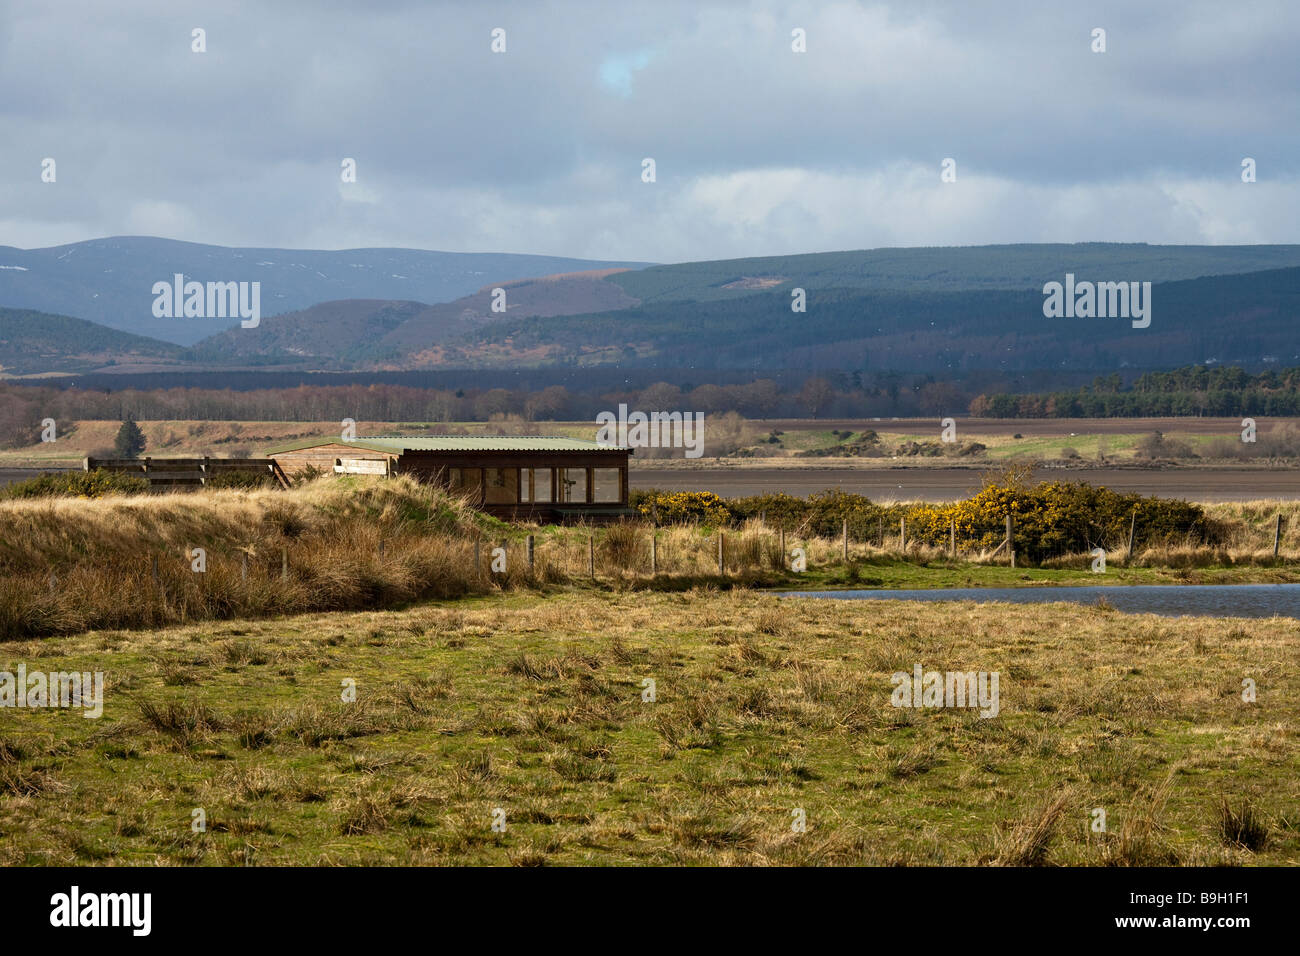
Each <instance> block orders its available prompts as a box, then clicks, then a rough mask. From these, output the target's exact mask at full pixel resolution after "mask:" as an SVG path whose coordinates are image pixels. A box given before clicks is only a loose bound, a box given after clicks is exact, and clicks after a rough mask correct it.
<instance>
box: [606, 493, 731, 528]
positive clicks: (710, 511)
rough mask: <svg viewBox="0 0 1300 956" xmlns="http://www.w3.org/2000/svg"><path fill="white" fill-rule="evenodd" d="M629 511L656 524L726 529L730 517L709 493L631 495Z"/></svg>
mask: <svg viewBox="0 0 1300 956" xmlns="http://www.w3.org/2000/svg"><path fill="white" fill-rule="evenodd" d="M630 505H631V507H633V508H635V509H636V510H637V511H638V512H639V513H640V514H641V515H642V516H644V517H646V518H649V519H651V520H652V521H654V522H655V523H657V524H706V525H715V526H716V525H728V524H731V523H732V521H733V518H734V516H733V514H732V512H731V510H730V509H729V508H728V507H727V503H726V502H725V501H724V500H723V499H722V498H720V497H718V496H717V495H715V494H714V493H713V492H711V491H648V492H641V493H639V494H638V493H634V494H633V495H632V496H631V498H630Z"/></svg>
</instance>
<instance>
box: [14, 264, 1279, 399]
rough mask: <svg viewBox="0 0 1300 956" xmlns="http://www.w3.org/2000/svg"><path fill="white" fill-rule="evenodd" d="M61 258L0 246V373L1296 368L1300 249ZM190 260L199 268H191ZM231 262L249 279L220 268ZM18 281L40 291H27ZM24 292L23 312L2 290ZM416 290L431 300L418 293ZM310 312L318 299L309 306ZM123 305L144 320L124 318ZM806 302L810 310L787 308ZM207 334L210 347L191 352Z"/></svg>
mask: <svg viewBox="0 0 1300 956" xmlns="http://www.w3.org/2000/svg"><path fill="white" fill-rule="evenodd" d="M61 248H62V249H63V250H64V253H63V254H62V255H61V256H53V257H51V256H50V255H48V254H50V253H53V252H54V250H33V251H31V252H26V253H22V255H25V256H29V257H32V256H35V257H36V259H31V258H29V259H27V260H24V261H28V262H33V261H38V260H39V261H40V262H41V263H42V265H41V269H43V270H44V271H42V272H40V273H38V274H29V273H27V272H24V273H21V274H18V273H19V270H18V269H17V268H7V267H11V266H14V265H15V263H13V262H11V259H13V258H14V256H13V255H12V253H14V252H16V250H9V249H5V248H0V307H7V308H0V366H3V369H2V371H3V372H4V373H5V374H22V375H32V374H43V373H61V372H76V371H81V372H86V371H92V370H96V369H103V368H111V369H114V370H118V371H153V370H167V369H183V368H190V369H235V368H239V369H266V370H270V369H275V370H305V369H320V370H335V371H345V370H346V371H358V370H360V371H398V370H417V369H441V368H496V369H500V368H511V367H513V368H521V367H537V366H548V365H553V366H617V367H629V368H630V367H649V366H656V367H680V368H687V367H689V368H702V369H703V368H714V369H722V368H726V369H753V370H756V371H758V370H763V369H790V368H808V369H816V368H845V369H848V368H851V369H858V370H866V369H873V370H896V371H917V372H925V373H932V374H946V373H953V372H964V371H971V370H1001V371H1014V370H1043V369H1053V368H1055V369H1064V370H1081V369H1084V370H1105V369H1122V368H1132V369H1149V368H1167V367H1172V366H1177V365H1186V364H1194V363H1205V362H1209V363H1214V362H1222V363H1238V364H1243V365H1253V366H1259V365H1261V364H1268V363H1270V362H1275V361H1276V362H1282V363H1283V364H1288V363H1290V364H1294V363H1295V360H1296V359H1297V358H1300V337H1297V336H1296V334H1295V328H1296V321H1297V319H1298V318H1300V246H1150V245H1145V244H1117V243H1085V244H1075V245H1056V244H1020V245H1003V246H972V247H955V248H909V249H876V250H863V251H856V252H832V253H813V254H807V255H794V256H784V257H766V258H753V259H733V260H718V261H710V262H694V263H681V264H676V265H655V266H644V265H643V264H639V263H617V264H615V263H592V262H587V261H582V260H570V259H552V258H548V257H534V256H491V255H485V256H477V257H476V256H472V255H468V256H466V255H458V254H451V253H433V252H416V251H412V250H374V249H371V250H352V251H347V252H299V251H287V250H273V249H262V250H250V249H242V250H239V249H222V248H221V247H213V246H196V245H193V244H189V243H171V242H170V241H168V240H157V239H120V240H97V241H96V242H94V243H79V244H77V245H76V246H71V247H61ZM78 256H80V259H78V258H77V257H78ZM203 257H207V258H208V259H209V260H210V261H209V266H208V271H203V270H201V269H200V268H198V266H197V265H196V263H197V262H199V260H200V259H201V258H203ZM56 263H58V265H56ZM231 263H238V264H240V267H241V268H244V269H245V270H246V271H245V272H244V273H241V272H239V271H238V270H233V271H232V270H230V269H226V271H223V269H225V267H228V266H230V265H231ZM380 263H384V265H380ZM106 264H110V266H109V268H108V269H107V271H101V272H98V273H97V272H96V270H97V269H99V268H100V267H102V266H105V265H106ZM318 266H319V267H320V268H319V269H317V268H316V267H318ZM23 268H24V269H28V268H30V269H36V266H32V267H23ZM249 268H251V269H253V270H254V271H247V270H248V269H249ZM388 269H391V270H392V272H390V273H388V274H387V275H384V274H381V273H384V271H385V270H388ZM511 269H513V270H515V271H514V274H511V273H510V272H509V270H511ZM256 270H266V271H265V272H258V271H256ZM309 270H310V271H312V272H313V274H314V276H315V278H312V277H310V276H307V275H305V274H304V273H306V272H307V271H309ZM403 270H404V271H403ZM175 272H183V273H184V274H185V275H186V277H187V279H188V278H191V277H193V278H195V279H196V280H200V281H202V280H203V279H204V278H210V279H213V280H221V281H236V280H239V278H240V276H241V275H243V274H248V275H259V276H261V279H260V281H261V282H262V301H263V318H262V319H261V321H260V323H259V324H258V326H257V327H256V328H242V327H240V325H239V323H238V319H228V320H212V319H190V320H175V319H162V320H159V319H155V318H154V317H153V315H152V313H151V312H150V310H149V309H148V307H147V305H148V303H149V302H151V301H152V299H151V297H150V296H148V295H147V293H148V291H149V289H148V285H149V283H148V282H147V281H146V280H153V281H157V280H160V279H161V280H163V281H169V278H170V276H171V275H172V274H173V273H175ZM124 274H125V275H127V276H128V278H123V275H124ZM1067 274H1071V275H1074V276H1076V277H1077V278H1078V279H1079V280H1080V281H1083V280H1089V281H1113V282H1150V283H1151V284H1152V322H1151V325H1150V327H1149V328H1145V329H1135V328H1132V327H1131V324H1130V323H1129V322H1128V321H1126V320H1124V319H1121V318H1087V319H1061V318H1050V319H1049V318H1046V317H1045V316H1044V314H1043V291H1042V290H1043V285H1044V283H1046V282H1053V281H1055V282H1060V281H1062V280H1063V279H1064V277H1065V276H1066V275H1067ZM331 276H332V278H331ZM412 277H417V278H412ZM28 279H33V280H35V281H32V282H28V283H27V285H26V286H24V285H23V283H24V282H26V281H27V280H28ZM279 283H284V285H283V286H281V285H279ZM19 287H22V288H24V289H25V295H26V298H24V297H23V296H19V295H17V294H16V293H15V292H14V291H13V290H14V289H15V288H19ZM416 287H418V289H423V290H424V291H423V292H420V294H419V295H415V294H411V293H413V292H414V291H416ZM141 290H143V294H142V293H141ZM494 290H501V291H499V292H494ZM799 290H802V292H799ZM336 291H341V292H343V293H344V294H343V295H336V294H335V293H336ZM431 291H432V293H433V294H430V292H431ZM313 296H323V298H320V299H317V300H315V301H305V300H311V299H312V297H313ZM131 297H133V301H134V300H138V299H140V298H142V297H143V299H144V300H145V303H146V304H145V307H144V308H143V309H141V308H139V307H138V302H137V303H136V305H134V306H132V307H131V308H130V309H124V308H123V306H122V303H123V302H125V301H126V300H127V299H128V298H131ZM101 298H103V299H106V300H108V303H111V302H117V303H118V305H116V306H113V307H111V308H107V303H100V302H99V299H101ZM800 298H802V301H803V306H804V310H803V311H795V310H794V309H792V304H795V303H797V302H798V300H799V299H800ZM277 301H279V302H290V301H292V302H295V303H299V304H298V305H297V306H296V307H294V308H290V309H287V310H286V311H284V312H281V313H279V314H272V308H273V306H272V305H268V303H273V302H277ZM87 302H92V303H95V305H94V307H93V308H91V307H88V306H87ZM69 303H71V304H74V305H78V308H79V309H80V311H72V309H71V308H69ZM502 310H504V311H502ZM105 311H107V312H109V313H112V318H113V319H114V321H113V322H110V321H109V320H108V319H109V316H108V315H105V314H104V313H105ZM141 312H143V317H142V316H141ZM58 313H67V314H62V315H60V314H58ZM87 320H91V321H87ZM168 323H181V324H178V325H175V326H171V325H168ZM160 324H161V325H162V326H163V327H165V328H166V329H167V330H168V331H169V335H168V336H167V337H166V338H165V339H164V337H162V336H158V335H157V334H156V331H157V329H158V327H159V325H160ZM214 325H216V326H223V325H224V326H229V327H227V328H219V329H213V326H214ZM199 327H205V328H206V329H207V330H208V332H209V334H208V335H206V336H204V337H201V338H194V337H193V336H195V335H196V334H197V329H198V328H199ZM151 332H152V333H154V334H153V337H152V338H150V337H148V336H149V335H150V333H151ZM182 346H185V347H182Z"/></svg>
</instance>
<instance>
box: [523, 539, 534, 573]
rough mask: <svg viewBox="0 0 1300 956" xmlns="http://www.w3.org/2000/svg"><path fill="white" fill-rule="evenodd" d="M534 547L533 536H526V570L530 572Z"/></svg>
mask: <svg viewBox="0 0 1300 956" xmlns="http://www.w3.org/2000/svg"><path fill="white" fill-rule="evenodd" d="M535 547H536V546H535V545H534V544H533V536H532V535H531V534H530V535H529V536H528V541H527V546H526V548H525V550H526V551H527V553H528V570H529V571H531V570H532V569H533V550H534V548H535Z"/></svg>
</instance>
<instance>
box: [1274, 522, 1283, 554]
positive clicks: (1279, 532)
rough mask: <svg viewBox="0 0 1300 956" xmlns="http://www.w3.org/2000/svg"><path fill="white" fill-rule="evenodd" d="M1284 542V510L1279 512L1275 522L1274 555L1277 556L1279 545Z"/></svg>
mask: <svg viewBox="0 0 1300 956" xmlns="http://www.w3.org/2000/svg"><path fill="white" fill-rule="evenodd" d="M1281 543H1282V512H1280V511H1279V512H1278V513H1277V519H1276V520H1275V521H1274V522H1273V557H1275V558H1276V557H1277V549H1278V546H1279V545H1280V544H1281Z"/></svg>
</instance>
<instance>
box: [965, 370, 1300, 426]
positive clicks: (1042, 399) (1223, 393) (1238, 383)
mask: <svg viewBox="0 0 1300 956" xmlns="http://www.w3.org/2000/svg"><path fill="white" fill-rule="evenodd" d="M969 411H970V414H971V415H973V416H976V417H980V418H1158V417H1168V416H1210V417H1226V416H1236V415H1260V416H1291V415H1300V367H1296V368H1287V369H1276V370H1274V369H1270V370H1267V371H1264V372H1260V373H1259V374H1257V375H1252V374H1250V373H1249V372H1247V371H1245V370H1243V369H1241V368H1239V367H1236V366H1229V367H1226V368H1221V367H1207V366H1204V365H1189V366H1185V367H1183V368H1178V369H1174V370H1172V371H1168V372H1147V373H1146V374H1144V375H1141V376H1139V377H1138V378H1136V379H1135V380H1134V381H1133V382H1132V383H1131V384H1129V385H1128V386H1125V385H1124V384H1123V383H1122V381H1121V379H1120V376H1119V375H1118V374H1112V375H1108V376H1102V377H1098V378H1096V379H1095V380H1094V381H1093V382H1092V384H1091V385H1085V386H1082V387H1080V388H1078V389H1076V390H1073V391H1060V392H1047V393H1030V394H1015V393H1011V392H997V393H991V394H980V395H977V396H976V397H975V398H974V399H972V401H971V403H970V406H969Z"/></svg>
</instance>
